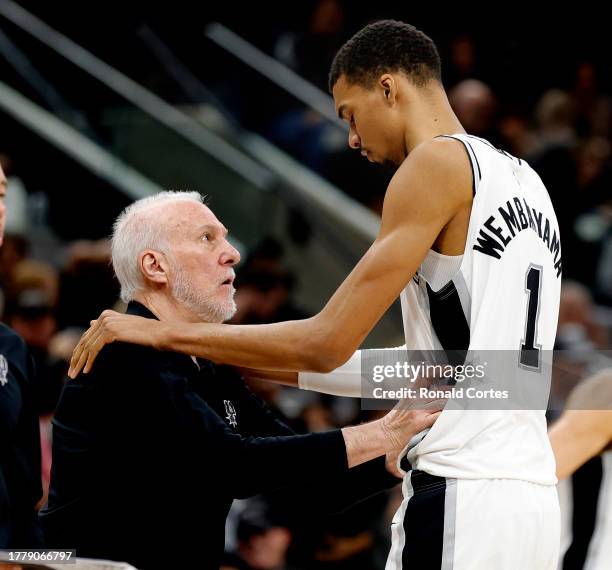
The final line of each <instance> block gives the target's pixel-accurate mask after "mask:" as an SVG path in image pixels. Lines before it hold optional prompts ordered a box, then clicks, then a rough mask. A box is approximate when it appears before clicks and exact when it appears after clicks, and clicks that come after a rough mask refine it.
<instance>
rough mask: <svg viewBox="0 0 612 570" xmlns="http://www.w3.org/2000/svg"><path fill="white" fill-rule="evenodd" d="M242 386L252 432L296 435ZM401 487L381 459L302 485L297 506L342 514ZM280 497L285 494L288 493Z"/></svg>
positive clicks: (243, 409)
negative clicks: (369, 499) (391, 489)
mask: <svg viewBox="0 0 612 570" xmlns="http://www.w3.org/2000/svg"><path fill="white" fill-rule="evenodd" d="M228 373H229V372H228ZM234 374H237V372H234ZM239 382H240V384H239V387H238V388H237V389H235V392H236V393H239V396H238V397H239V399H240V410H241V413H242V416H243V418H244V417H245V416H247V417H248V422H249V429H250V431H252V432H253V430H254V429H257V432H254V433H258V434H260V435H291V434H294V433H295V432H293V430H292V429H291V428H290V427H289V426H287V425H286V424H285V423H284V422H282V421H281V420H280V419H279V418H277V417H276V416H275V415H274V413H273V412H272V411H271V410H270V409H269V408H268V407H267V405H266V404H265V402H264V401H263V400H262V399H261V398H259V397H258V396H256V395H255V394H253V392H251V390H249V388H248V387H247V386H246V385H245V384H244V381H243V380H242V379H239ZM245 412H246V413H245ZM398 483H400V479H398V478H397V477H395V476H394V475H392V474H391V473H389V472H388V471H387V468H386V466H385V458H384V457H378V458H377V459H374V460H372V461H368V462H367V463H363V464H362V465H358V466H357V467H353V468H352V469H349V470H348V472H345V473H342V474H340V475H339V476H334V475H333V474H331V473H330V474H329V476H328V477H327V478H325V479H324V480H317V481H315V482H306V483H305V484H304V483H302V484H301V485H300V493H299V494H298V497H297V503H298V505H297V506H298V507H299V508H300V510H308V511H311V510H312V511H319V512H328V513H335V512H340V511H342V510H344V509H347V508H348V507H350V506H351V505H353V504H355V503H358V502H360V501H363V500H365V499H367V498H368V497H371V496H372V495H375V494H377V493H380V492H382V491H384V490H386V489H390V488H392V487H395V485H397V484H398ZM290 491H291V492H292V493H293V492H294V491H295V489H294V487H293V486H291V489H290ZM280 493H281V494H283V493H285V491H281V492H280ZM291 501H292V504H296V497H295V495H293V494H292V498H291Z"/></svg>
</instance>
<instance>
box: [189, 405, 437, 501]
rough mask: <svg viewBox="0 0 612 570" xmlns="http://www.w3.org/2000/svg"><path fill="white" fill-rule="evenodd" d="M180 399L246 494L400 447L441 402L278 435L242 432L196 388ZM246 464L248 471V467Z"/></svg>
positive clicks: (209, 452)
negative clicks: (335, 427)
mask: <svg viewBox="0 0 612 570" xmlns="http://www.w3.org/2000/svg"><path fill="white" fill-rule="evenodd" d="M185 396H186V397H185V399H184V400H183V399H182V398H179V399H177V406H178V408H177V409H178V410H179V411H180V415H181V417H182V418H183V419H184V421H185V422H186V424H187V428H188V430H189V432H190V433H191V434H192V436H193V441H194V444H195V445H197V447H198V448H200V449H201V451H202V453H203V454H205V455H206V457H207V458H209V457H214V458H215V461H214V464H213V463H211V462H210V461H207V462H206V465H207V467H206V470H207V473H208V474H209V475H210V476H212V475H213V465H214V466H215V467H214V472H216V474H217V476H218V477H219V479H220V481H222V482H223V485H224V486H226V487H227V488H230V489H231V490H232V493H233V495H234V496H235V497H238V498H244V497H248V496H250V495H253V494H257V493H262V492H265V491H268V490H271V489H274V488H278V487H283V486H286V485H289V484H297V483H300V482H302V483H306V482H307V483H309V484H310V483H314V482H320V483H321V484H325V482H326V480H327V479H329V478H334V477H338V476H341V475H342V474H345V473H347V470H348V469H350V468H352V467H355V466H357V465H361V464H362V463H365V462H367V461H369V460H371V459H375V458H377V457H379V456H381V455H384V454H385V453H388V452H390V451H395V450H399V449H401V447H402V446H403V445H404V443H405V442H406V441H408V440H409V439H410V438H411V437H412V436H413V435H414V434H416V433H418V432H419V431H421V430H423V429H425V428H426V427H428V426H430V425H432V424H433V422H434V421H435V420H436V419H437V417H438V416H439V411H437V410H439V409H440V406H439V405H436V403H433V404H434V405H432V406H431V407H430V409H428V410H423V409H422V410H409V409H395V410H392V411H391V412H389V413H388V414H387V415H386V416H385V417H383V418H381V419H380V420H376V421H373V422H370V423H368V424H363V425H359V426H354V427H348V428H343V429H342V430H335V431H330V432H325V433H311V434H305V435H286V436H278V437H242V436H240V435H239V434H236V433H234V432H232V431H231V430H229V428H228V427H227V426H226V424H225V423H224V422H223V420H222V419H221V418H220V417H219V416H218V415H217V414H216V413H215V412H214V411H213V410H212V409H211V408H210V407H209V406H208V404H207V403H206V402H205V401H204V400H203V399H202V398H200V397H199V396H197V395H196V394H195V393H187V394H186V395H185ZM245 469H246V470H247V472H245Z"/></svg>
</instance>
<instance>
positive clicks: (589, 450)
mask: <svg viewBox="0 0 612 570" xmlns="http://www.w3.org/2000/svg"><path fill="white" fill-rule="evenodd" d="M548 435H549V437H550V442H551V444H552V448H553V451H554V454H555V460H556V462H557V477H558V478H559V479H565V478H566V477H569V476H570V475H571V474H572V473H574V471H576V469H578V468H579V467H580V466H581V465H583V464H584V463H586V462H587V461H588V460H589V459H591V458H592V457H594V456H595V455H597V454H598V453H601V451H602V450H603V449H604V448H605V447H606V446H607V445H608V444H609V443H610V441H612V410H566V411H565V412H563V415H562V416H561V417H560V418H559V420H558V421H557V422H555V424H554V425H553V426H552V427H551V428H550V431H549V434H548Z"/></svg>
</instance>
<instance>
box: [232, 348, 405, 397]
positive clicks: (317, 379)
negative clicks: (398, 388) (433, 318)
mask: <svg viewBox="0 0 612 570" xmlns="http://www.w3.org/2000/svg"><path fill="white" fill-rule="evenodd" d="M397 350H406V345H405V344H404V345H402V346H396V347H393V348H375V349H370V350H369V352H370V353H371V354H379V355H380V357H381V358H382V359H383V360H384V358H385V356H384V355H385V354H386V353H388V352H389V351H397ZM361 359H362V351H361V350H357V351H355V352H354V353H353V354H352V356H351V357H350V358H349V359H348V360H347V361H346V362H345V363H344V364H343V365H342V366H339V367H338V368H336V369H335V370H332V371H331V372H327V373H325V372H323V373H321V372H290V371H280V370H253V369H252V368H242V369H241V370H240V371H241V372H242V374H243V376H245V377H247V378H253V379H256V380H265V381H267V382H274V383H275V384H283V385H284V386H293V387H296V388H300V389H302V390H310V391H312V392H319V393H322V394H330V395H332V396H344V397H348V398H362V397H363V394H362V376H361Z"/></svg>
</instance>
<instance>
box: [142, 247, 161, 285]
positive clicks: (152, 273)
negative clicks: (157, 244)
mask: <svg viewBox="0 0 612 570" xmlns="http://www.w3.org/2000/svg"><path fill="white" fill-rule="evenodd" d="M138 262H139V268H140V271H141V272H142V275H143V277H144V278H145V280H146V281H151V282H153V283H159V284H165V283H168V260H167V259H166V256H165V255H164V254H163V253H161V252H159V251H155V250H150V249H148V250H145V251H143V252H142V253H141V254H140V256H139V258H138Z"/></svg>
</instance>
